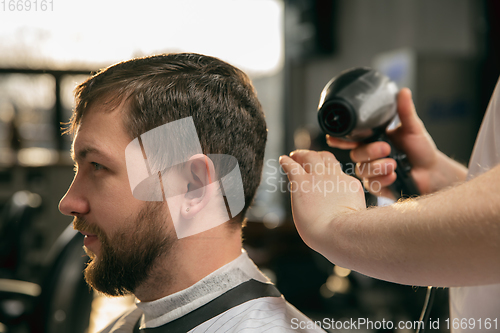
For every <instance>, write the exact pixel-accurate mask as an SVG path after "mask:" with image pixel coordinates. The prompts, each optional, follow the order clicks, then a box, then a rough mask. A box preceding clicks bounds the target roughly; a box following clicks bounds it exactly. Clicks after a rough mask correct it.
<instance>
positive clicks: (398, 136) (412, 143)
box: [327, 88, 465, 198]
mask: <svg viewBox="0 0 500 333" xmlns="http://www.w3.org/2000/svg"><path fill="white" fill-rule="evenodd" d="M397 103H398V114H399V118H400V119H401V126H399V127H398V128H396V129H394V130H391V131H388V133H387V134H388V136H389V138H390V139H391V141H392V142H393V143H394V145H395V146H396V147H398V148H399V149H400V150H402V151H403V152H405V153H406V155H407V156H408V160H409V161H410V163H411V165H412V170H411V175H412V177H413V179H414V181H415V183H416V185H417V187H418V189H419V190H420V193H421V194H428V193H432V192H434V191H436V190H439V189H440V188H442V187H445V186H448V185H451V183H453V182H454V181H456V180H461V179H455V178H457V177H459V178H460V177H462V176H463V177H465V174H462V171H463V170H458V169H460V167H458V169H456V168H457V166H456V165H455V164H457V163H456V162H453V161H451V160H450V159H449V158H448V157H446V156H445V155H444V154H442V153H441V152H440V151H439V150H438V149H437V148H436V145H435V144H434V141H433V140H432V138H431V137H430V135H429V133H427V130H426V129H425V127H424V124H423V123H422V121H421V120H420V118H419V117H418V115H417V113H416V110H415V105H414V104H413V101H412V98H411V92H410V90H409V89H407V88H404V89H401V91H400V92H399V94H398V100H397ZM327 143H328V145H329V146H330V147H335V148H341V149H352V150H351V154H350V155H351V159H352V161H353V162H356V163H357V166H356V175H357V176H358V177H360V178H361V179H362V180H363V184H364V185H365V187H366V188H367V189H368V190H369V191H370V192H371V193H373V194H375V195H381V196H385V197H389V198H394V197H393V195H392V194H391V192H390V190H389V189H388V188H387V186H389V185H391V184H392V183H393V182H394V181H395V180H396V173H395V172H394V170H395V168H396V165H397V164H396V161H395V160H394V159H392V158H387V156H388V155H389V153H390V151H391V148H390V146H389V144H388V143H386V142H373V143H370V144H360V143H357V142H347V141H345V140H342V139H339V138H334V137H331V136H328V135H327ZM448 167H450V168H452V169H450V170H449V171H450V172H452V173H453V172H455V171H456V172H458V173H459V174H460V175H454V174H448V175H446V172H447V168H448ZM448 178H449V179H448Z"/></svg>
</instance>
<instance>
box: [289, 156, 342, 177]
mask: <svg viewBox="0 0 500 333" xmlns="http://www.w3.org/2000/svg"><path fill="white" fill-rule="evenodd" d="M280 164H281V167H282V168H283V170H284V171H285V172H286V174H287V175H288V177H289V178H290V179H291V178H304V177H306V176H309V175H311V174H315V173H318V174H321V175H323V174H324V172H325V168H327V169H332V168H334V169H335V170H334V173H335V172H337V171H339V172H341V171H342V169H341V166H340V163H339V161H338V160H337V159H336V158H335V156H334V155H333V154H332V153H330V152H326V151H322V152H315V151H311V150H296V151H294V152H292V153H291V154H290V157H288V156H285V155H284V156H281V157H280Z"/></svg>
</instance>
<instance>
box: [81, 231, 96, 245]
mask: <svg viewBox="0 0 500 333" xmlns="http://www.w3.org/2000/svg"><path fill="white" fill-rule="evenodd" d="M79 231H80V233H81V234H82V235H84V236H85V238H84V239H83V245H85V246H86V247H89V246H91V245H92V244H93V243H95V242H97V241H98V237H97V235H95V234H91V233H90V232H87V231H81V230H79Z"/></svg>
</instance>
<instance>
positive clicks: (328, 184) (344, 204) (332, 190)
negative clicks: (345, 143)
mask: <svg viewBox="0 0 500 333" xmlns="http://www.w3.org/2000/svg"><path fill="white" fill-rule="evenodd" d="M280 164H281V167H282V168H283V170H284V171H285V172H286V174H287V175H288V179H289V181H290V185H291V190H290V192H291V195H292V212H293V219H294V221H295V225H296V227H297V231H298V232H299V234H300V236H301V237H302V239H303V240H304V242H305V243H306V244H307V245H308V246H309V247H311V248H313V249H315V250H316V251H318V252H320V251H321V249H318V241H319V239H321V237H322V236H324V234H325V232H327V233H328V232H331V230H330V228H328V224H329V222H330V221H332V219H334V218H335V217H336V216H339V215H342V214H345V213H351V212H354V211H357V210H360V209H364V208H366V203H365V194H364V190H363V187H362V186H361V183H360V182H359V180H358V179H356V178H354V177H351V176H348V175H346V174H345V173H344V172H342V168H341V166H340V163H339V161H337V159H336V158H335V156H333V154H332V153H330V152H325V151H323V152H315V151H310V150H297V151H294V152H292V153H291V154H290V157H288V156H281V157H280Z"/></svg>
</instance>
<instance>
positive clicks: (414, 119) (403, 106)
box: [397, 88, 425, 134]
mask: <svg viewBox="0 0 500 333" xmlns="http://www.w3.org/2000/svg"><path fill="white" fill-rule="evenodd" d="M397 103H398V115H399V119H400V120H401V128H402V129H403V130H404V132H405V133H408V134H420V133H422V131H423V130H424V128H425V127H424V125H423V123H422V121H421V120H420V118H419V117H418V115H417V111H416V109H415V104H414V103H413V99H412V95H411V91H410V89H408V88H403V89H401V90H400V91H399V93H398V98H397Z"/></svg>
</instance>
